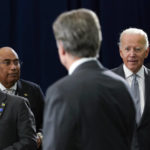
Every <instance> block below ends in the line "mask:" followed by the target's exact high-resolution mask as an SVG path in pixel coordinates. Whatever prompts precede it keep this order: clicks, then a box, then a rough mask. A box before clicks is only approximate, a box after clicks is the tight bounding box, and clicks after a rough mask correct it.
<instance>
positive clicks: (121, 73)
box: [112, 65, 125, 78]
mask: <svg viewBox="0 0 150 150" xmlns="http://www.w3.org/2000/svg"><path fill="white" fill-rule="evenodd" d="M112 71H113V72H115V73H117V74H118V75H120V76H121V77H123V78H125V73H124V70H123V65H120V66H119V67H118V68H115V69H113V70H112Z"/></svg>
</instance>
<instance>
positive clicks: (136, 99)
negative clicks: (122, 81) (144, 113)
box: [131, 74, 141, 124]
mask: <svg viewBox="0 0 150 150" xmlns="http://www.w3.org/2000/svg"><path fill="white" fill-rule="evenodd" d="M131 91H132V93H133V96H134V104H135V109H136V122H137V124H139V122H140V119H141V105H140V93H139V92H140V91H139V84H138V80H137V75H136V74H133V79H132V84H131Z"/></svg>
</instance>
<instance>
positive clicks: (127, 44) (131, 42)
mask: <svg viewBox="0 0 150 150" xmlns="http://www.w3.org/2000/svg"><path fill="white" fill-rule="evenodd" d="M148 53H149V48H147V49H146V48H145V40H144V37H143V36H142V35H140V34H124V35H123V36H122V39H121V45H120V56H121V58H122V60H123V62H124V64H125V65H126V67H127V68H128V69H129V70H131V71H132V72H133V73H136V72H138V70H139V69H140V68H141V66H142V65H143V63H144V59H145V58H146V57H147V56H148Z"/></svg>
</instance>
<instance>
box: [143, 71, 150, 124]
mask: <svg viewBox="0 0 150 150" xmlns="http://www.w3.org/2000/svg"><path fill="white" fill-rule="evenodd" d="M149 89H150V72H149V71H148V70H147V69H145V107H144V112H143V115H142V118H141V123H142V122H143V121H142V120H145V119H144V118H145V116H147V115H146V113H147V111H149V110H148V108H150V94H149Z"/></svg>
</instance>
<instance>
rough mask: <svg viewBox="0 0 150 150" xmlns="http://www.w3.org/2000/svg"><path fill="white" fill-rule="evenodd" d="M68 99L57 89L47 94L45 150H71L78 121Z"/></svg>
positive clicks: (44, 132)
mask: <svg viewBox="0 0 150 150" xmlns="http://www.w3.org/2000/svg"><path fill="white" fill-rule="evenodd" d="M66 98H68V99H69V97H67V96H66V95H65V96H64V93H63V92H60V91H59V90H58V89H56V88H55V89H54V90H51V89H50V90H48V91H47V93H46V103H45V109H44V125H43V150H60V149H61V150H66V149H71V145H68V143H72V142H71V140H72V137H71V135H72V133H73V132H74V129H75V126H76V119H75V117H74V116H75V115H74V114H73V110H72V109H71V107H70V105H69V103H68V99H66ZM74 141H75V140H74Z"/></svg>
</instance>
